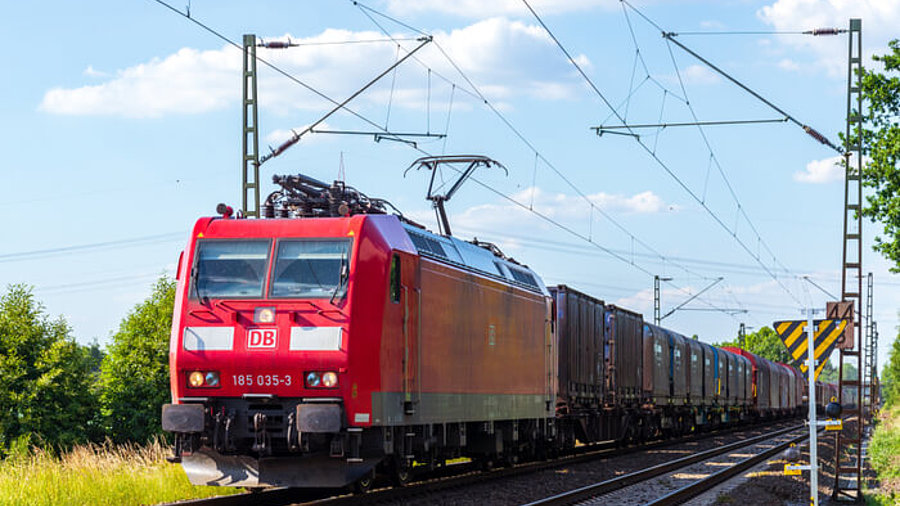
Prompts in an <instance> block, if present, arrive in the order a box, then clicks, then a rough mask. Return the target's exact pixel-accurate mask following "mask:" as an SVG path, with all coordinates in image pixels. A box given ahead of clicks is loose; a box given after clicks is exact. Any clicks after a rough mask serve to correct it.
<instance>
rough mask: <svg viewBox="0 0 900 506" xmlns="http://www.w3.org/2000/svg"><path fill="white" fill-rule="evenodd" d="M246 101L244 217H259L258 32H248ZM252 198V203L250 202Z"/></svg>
mask: <svg viewBox="0 0 900 506" xmlns="http://www.w3.org/2000/svg"><path fill="white" fill-rule="evenodd" d="M242 75H243V84H242V87H243V90H244V98H243V101H242V110H243V120H244V124H243V126H244V136H243V140H242V141H241V144H242V146H243V156H242V157H241V163H242V165H243V184H242V192H241V193H242V198H243V200H242V202H243V207H242V209H243V210H244V216H248V217H250V216H252V217H254V218H259V128H258V123H257V122H258V120H259V114H258V112H257V107H256V35H253V34H248V35H244V73H243V74H242ZM248 200H251V201H252V203H251V204H249V205H248Z"/></svg>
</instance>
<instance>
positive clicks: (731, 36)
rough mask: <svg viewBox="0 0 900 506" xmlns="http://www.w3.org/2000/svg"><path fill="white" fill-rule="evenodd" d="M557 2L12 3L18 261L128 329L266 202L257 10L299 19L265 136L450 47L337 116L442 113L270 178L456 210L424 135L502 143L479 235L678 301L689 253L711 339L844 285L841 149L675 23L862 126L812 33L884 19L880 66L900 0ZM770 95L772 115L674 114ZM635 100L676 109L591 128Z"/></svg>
mask: <svg viewBox="0 0 900 506" xmlns="http://www.w3.org/2000/svg"><path fill="white" fill-rule="evenodd" d="M530 6H531V8H533V10H534V13H536V15H535V14H534V13H532V12H530V11H529V9H528V6H527V4H526V3H525V2H522V1H519V0H502V1H494V2H484V1H474V0H460V1H449V0H365V1H360V2H352V1H346V2H339V1H334V0H328V1H326V0H306V1H290V2H289V1H263V2H246V1H237V0H216V1H211V0H192V1H191V0H174V1H173V3H170V4H168V6H167V5H166V4H164V3H163V2H158V1H155V0H135V1H129V2H122V1H111V0H110V1H94V2H88V3H85V2H63V1H49V2H43V3H41V4H40V6H39V8H38V6H36V5H33V4H30V3H27V2H18V3H11V4H9V5H7V6H6V14H5V15H4V16H3V17H2V19H0V31H2V32H3V33H5V34H7V40H8V41H10V44H9V48H10V51H9V52H8V53H7V55H6V61H7V63H6V71H4V72H0V87H2V89H3V91H4V93H3V94H2V96H0V114H2V118H3V121H2V123H0V147H2V151H3V157H2V161H0V171H2V181H3V185H2V187H0V188H2V196H3V198H2V200H0V212H2V213H3V215H4V218H5V219H4V234H3V237H4V240H3V241H2V243H0V284H2V285H3V286H6V285H9V284H14V283H24V284H27V285H30V286H32V287H33V289H34V294H35V297H36V298H37V299H38V300H39V301H41V302H42V304H43V305H44V307H45V310H46V312H47V314H49V315H51V316H52V317H56V316H60V315H61V316H63V317H64V318H65V319H66V320H67V321H68V322H69V323H70V324H71V326H72V328H73V335H74V336H75V337H76V339H77V340H78V341H79V342H82V343H90V342H94V341H96V342H99V343H100V344H102V345H105V344H108V343H109V342H110V337H111V335H112V333H113V332H115V330H116V329H117V328H118V325H119V323H120V321H121V320H122V318H123V317H125V316H126V315H127V313H128V311H129V310H131V308H132V307H133V306H134V305H135V304H137V303H139V302H140V301H142V300H144V299H145V298H146V297H147V296H148V295H149V294H150V293H151V290H152V286H153V284H154V282H155V280H156V279H157V278H158V277H159V276H161V275H164V274H166V275H170V276H171V275H173V273H174V269H175V264H176V262H177V260H178V255H179V252H180V251H181V249H182V248H183V247H184V244H185V243H186V241H187V237H188V233H189V231H190V229H191V227H192V224H193V222H194V221H195V220H196V219H197V218H199V217H201V216H209V215H213V214H214V212H215V208H216V204H218V203H219V202H225V203H228V204H231V205H232V206H234V207H235V208H239V207H240V205H241V135H242V119H241V96H242V95H241V71H242V61H241V51H240V49H238V48H236V47H233V46H231V45H230V44H229V43H228V42H227V41H226V40H224V39H228V40H230V41H233V42H236V43H238V44H240V42H241V40H242V35H243V34H247V33H253V34H256V35H257V37H259V38H260V39H261V40H262V41H288V40H290V41H291V42H292V43H296V44H298V46H297V47H292V48H290V49H282V50H276V49H266V48H259V49H258V56H259V57H260V59H261V60H264V61H265V62H266V63H267V64H271V65H272V66H274V67H275V68H277V70H278V71H276V70H275V69H273V68H272V67H270V66H268V65H267V64H266V63H262V62H261V63H260V64H259V72H258V73H259V85H258V87H259V130H260V144H261V152H262V153H267V152H268V151H269V149H270V148H269V147H273V148H274V147H276V146H278V145H279V144H280V143H282V142H283V141H284V140H286V139H287V138H288V137H290V136H291V134H292V131H294V132H299V131H302V130H303V128H304V127H305V126H307V125H310V124H312V123H314V122H317V121H318V120H319V119H320V118H322V117H323V116H324V115H325V114H326V113H327V112H328V111H330V110H331V109H332V108H333V106H334V104H335V103H339V102H341V101H343V100H344V99H346V98H347V97H349V96H351V95H352V94H353V93H354V92H356V91H357V90H358V89H359V88H361V87H362V86H363V85H365V84H366V83H367V82H369V80H371V79H372V78H374V77H376V76H377V75H379V74H380V73H382V72H383V71H384V70H385V69H387V68H389V67H390V66H391V65H392V64H394V63H395V62H396V61H397V59H398V58H402V57H403V56H405V55H406V54H407V53H408V52H410V51H413V49H414V48H416V47H417V46H420V45H422V48H421V49H419V50H418V51H417V52H416V53H415V54H414V55H413V57H411V58H409V59H407V60H406V61H405V62H404V63H402V64H401V65H400V66H398V67H397V68H396V70H395V71H392V72H388V73H387V74H386V75H385V76H384V77H383V78H382V79H380V80H379V81H377V82H376V83H375V84H374V85H373V86H372V87H370V88H368V89H367V90H366V91H364V92H363V93H361V94H360V95H359V96H357V97H356V98H354V99H353V100H352V101H351V102H349V103H348V105H347V107H348V108H349V109H351V110H352V112H348V111H347V110H341V111H338V112H337V113H335V114H333V115H331V116H330V117H328V118H327V119H326V120H325V121H324V122H323V123H321V124H320V125H319V126H318V128H319V129H321V130H332V131H337V130H341V131H355V132H375V131H382V130H388V131H391V132H405V133H414V134H426V136H422V137H405V138H404V139H406V140H407V141H415V142H416V144H415V145H413V144H412V143H411V142H396V141H391V140H384V139H380V140H378V139H376V137H375V136H374V135H369V134H366V135H339V134H327V133H313V134H308V135H304V136H303V137H302V138H301V140H300V142H299V143H297V144H296V145H294V146H293V147H291V148H290V149H288V150H286V151H285V152H284V153H282V154H281V155H279V156H277V157H275V158H272V159H270V160H268V161H266V162H265V163H264V164H262V166H261V167H260V174H261V176H260V179H261V181H262V189H263V196H265V195H266V194H268V193H269V192H271V191H273V190H274V189H275V188H274V187H273V186H272V184H271V177H272V175H276V174H296V173H303V174H306V175H309V176H312V177H315V178H317V179H320V180H323V181H327V182H330V181H333V180H335V179H338V178H340V177H343V178H344V179H345V180H346V182H347V184H349V185H351V186H353V187H355V188H357V189H359V190H360V191H362V192H363V193H365V194H367V195H369V196H372V197H379V198H384V199H387V200H388V201H390V202H391V203H393V204H394V206H396V207H397V208H399V209H400V210H401V211H402V212H403V213H404V215H406V216H407V217H409V218H411V219H413V220H416V221H419V222H421V223H423V224H426V225H428V226H429V227H431V228H432V229H436V221H435V217H434V213H433V211H432V209H431V208H430V206H429V203H428V202H427V201H426V200H425V199H424V197H425V193H426V190H427V185H428V177H429V174H427V173H425V172H423V171H414V170H411V171H409V172H408V173H405V170H406V169H407V168H408V167H410V166H411V165H412V164H413V162H414V161H415V160H416V159H417V158H418V157H421V156H429V155H440V154H478V155H485V156H489V157H491V158H493V159H495V160H497V161H499V162H501V163H502V164H503V167H505V169H506V170H505V171H504V170H502V169H500V168H496V167H495V168H490V169H479V170H478V171H476V173H475V174H474V176H473V178H472V179H471V180H470V181H468V182H467V183H466V184H465V185H464V186H463V187H462V189H461V190H460V191H459V192H458V193H457V194H456V195H454V196H453V198H452V199H451V201H449V202H448V203H447V208H448V212H449V215H450V223H451V226H452V229H453V232H454V234H455V235H457V236H459V237H461V238H466V239H468V238H471V237H477V238H478V239H480V240H484V241H490V242H493V243H496V244H497V245H499V246H500V247H501V249H503V251H504V252H505V253H507V254H509V255H511V256H513V257H514V258H516V259H517V260H518V261H520V262H523V263H525V264H528V265H529V266H530V267H532V268H533V269H534V270H536V271H537V272H538V273H539V274H540V275H541V276H542V277H543V279H544V281H545V282H546V283H547V284H553V285H555V284H568V285H570V286H572V287H574V288H576V289H579V290H582V291H585V292H588V293H590V294H592V295H594V296H595V297H598V298H600V299H602V300H605V301H606V302H608V303H613V304H617V305H620V306H623V307H627V308H630V309H633V310H636V311H639V312H642V313H643V314H644V315H645V318H647V319H648V320H650V319H652V314H653V279H654V276H655V275H658V276H661V277H663V278H671V280H670V281H664V282H663V283H662V292H661V307H662V312H663V314H665V313H668V312H669V311H671V310H672V309H675V308H678V309H677V310H676V311H674V312H673V313H672V314H671V315H670V316H668V317H666V318H665V319H664V320H663V324H664V325H665V326H668V327H671V328H672V329H674V330H677V331H679V332H681V333H683V334H685V335H693V334H697V335H699V337H700V339H702V340H704V341H707V342H719V341H723V340H726V339H733V338H734V337H735V335H736V333H737V330H738V327H739V326H740V324H741V323H744V324H745V325H746V326H747V327H748V328H749V329H750V330H751V331H752V330H755V329H759V328H761V327H763V326H771V325H772V322H773V321H776V320H785V319H801V318H805V316H804V315H803V314H802V312H801V311H802V310H803V309H804V308H818V309H822V308H824V305H825V302H826V301H828V300H832V299H834V298H836V297H839V295H840V291H841V249H842V224H843V222H842V220H843V179H842V177H843V176H842V169H840V168H839V167H837V166H835V160H836V158H835V156H836V154H837V153H836V152H835V151H833V150H831V149H830V148H828V147H826V146H824V145H822V144H820V143H818V142H816V141H815V140H814V139H812V138H811V137H810V136H808V135H806V134H805V133H804V132H803V130H801V129H800V128H799V127H797V126H796V125H794V124H792V123H790V122H784V121H778V120H783V119H784V115H783V114H782V113H780V112H778V111H776V110H774V109H773V108H771V107H769V106H767V105H766V104H764V103H763V102H761V101H760V100H758V99H757V98H755V97H753V96H752V95H750V94H749V93H747V92H746V91H743V90H742V89H740V88H739V87H738V86H736V85H735V84H734V83H733V82H731V81H729V80H728V79H726V78H725V77H723V76H722V75H720V74H717V73H716V72H714V71H713V70H712V69H711V68H710V67H709V66H707V65H705V64H703V63H702V62H701V61H700V60H698V59H697V58H695V57H694V56H692V55H691V54H689V53H688V52H686V51H685V50H683V49H682V48H680V47H678V45H676V44H675V43H673V42H671V41H669V40H668V39H666V38H664V37H662V36H661V35H662V32H673V33H675V34H677V35H673V36H672V37H673V39H674V40H676V41H678V42H679V43H681V44H683V45H685V46H686V47H688V48H690V49H691V50H692V51H693V52H695V53H697V54H698V55H700V56H702V57H703V58H704V59H706V60H708V61H709V62H711V63H713V64H714V65H716V66H717V67H718V68H720V69H722V70H723V71H724V72H725V73H727V74H729V75H731V76H732V77H734V78H735V79H737V80H738V81H740V82H741V83H743V84H745V85H746V86H748V87H749V88H751V89H753V90H754V91H755V92H756V93H758V94H759V95H761V96H762V97H764V98H765V99H766V100H768V101H769V102H771V103H773V104H775V105H777V106H778V107H779V108H781V109H782V110H783V111H785V112H786V113H788V114H790V115H791V116H792V117H795V118H797V120H799V121H800V122H801V123H804V124H806V125H809V126H811V127H812V128H814V129H816V130H817V131H819V132H821V133H822V134H823V135H825V136H826V137H827V138H829V139H831V140H832V141H834V142H835V143H837V142H838V132H840V131H843V130H844V128H845V126H844V121H845V115H846V87H847V35H846V34H844V35H838V36H832V37H825V36H818V37H813V36H810V35H801V34H797V33H796V32H802V31H805V30H811V29H815V28H824V27H837V28H846V27H847V26H848V23H849V18H851V17H859V18H861V19H862V26H863V52H864V54H865V61H866V65H867V67H871V65H872V63H871V55H872V54H879V53H883V52H885V51H886V49H887V43H888V41H889V40H891V39H892V38H897V37H900V30H898V28H897V27H898V26H900V0H860V1H856V2H846V1H842V0H766V1H754V0H729V1H724V0H679V1H670V0H667V1H662V0H643V1H639V0H629V2H628V3H623V2H620V1H618V0H553V1H550V0H532V1H531V2H530ZM188 11H189V13H190V17H189V18H188V17H187V16H186V15H185V14H187V12H188ZM203 26H206V27H207V28H208V29H205V28H203ZM548 29H549V32H548ZM747 32H752V33H747ZM551 34H552V35H551ZM425 36H431V37H432V39H431V41H430V42H427V43H424V42H423V41H422V40H421V39H422V37H425ZM223 37H224V39H223ZM557 41H558V44H557ZM423 44H424V45H423ZM560 46H562V47H560ZM285 74H286V75H287V76H289V77H290V78H289V77H287V76H286V75H285ZM300 83H302V85H301V84H300ZM747 120H754V121H756V120H766V121H767V122H764V123H763V122H761V123H750V124H741V125H730V126H704V127H702V128H698V127H696V126H674V125H672V124H674V123H684V122H697V121H699V122H710V121H747ZM623 123H627V124H629V125H644V124H663V123H665V124H667V125H671V126H667V127H666V128H636V129H634V130H633V132H635V133H636V134H637V136H635V135H627V130H622V129H616V130H606V131H605V132H604V134H603V135H598V134H597V130H594V129H592V128H591V127H598V126H604V127H615V126H621V125H622V124H623ZM623 133H625V134H626V135H622V134H623ZM428 135H431V137H429V136H428ZM404 174H405V175H404ZM438 176H439V178H440V180H441V181H442V182H444V183H448V182H449V183H452V181H453V178H454V177H455V174H454V173H453V172H452V171H442V172H441V173H440V174H439V175H438ZM880 232H881V228H880V226H878V225H873V224H871V223H866V224H865V225H864V227H863V241H864V245H865V246H864V249H865V252H864V255H863V270H864V272H866V273H868V272H872V273H873V279H874V288H873V312H874V321H876V322H877V325H878V330H879V334H880V338H881V344H880V350H879V355H880V356H879V363H880V364H884V363H885V362H886V357H887V352H888V350H889V348H890V343H891V342H892V341H893V338H894V336H895V335H896V331H897V324H898V322H897V314H898V309H900V308H898V305H900V303H898V302H896V301H898V300H900V297H898V296H900V278H898V276H897V275H894V274H891V273H890V272H889V267H890V264H889V263H888V262H886V261H885V260H883V259H882V258H881V257H880V256H879V255H878V254H876V253H874V252H873V251H872V250H871V245H872V244H873V242H874V237H875V236H876V235H878V234H879V233H880ZM718 278H722V279H721V280H719V279H718ZM710 285H712V286H711V287H710ZM708 287H709V288H708ZM701 292H702V293H701ZM698 293H699V294H700V295H699V296H697V297H696V298H695V299H693V300H691V301H690V302H688V303H687V304H684V305H683V306H682V303H684V302H685V301H687V300H688V299H689V298H691V297H692V296H694V295H697V294H698ZM679 306H681V307H679Z"/></svg>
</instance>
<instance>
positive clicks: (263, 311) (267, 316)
mask: <svg viewBox="0 0 900 506" xmlns="http://www.w3.org/2000/svg"><path fill="white" fill-rule="evenodd" d="M253 322H254V323H275V308H274V307H258V308H256V309H254V310H253Z"/></svg>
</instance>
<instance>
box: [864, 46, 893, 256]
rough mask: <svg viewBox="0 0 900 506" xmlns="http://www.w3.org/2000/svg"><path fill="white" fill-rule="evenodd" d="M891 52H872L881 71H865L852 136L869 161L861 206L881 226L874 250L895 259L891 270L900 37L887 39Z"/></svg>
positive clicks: (865, 171)
mask: <svg viewBox="0 0 900 506" xmlns="http://www.w3.org/2000/svg"><path fill="white" fill-rule="evenodd" d="M889 46H890V49H891V53H890V54H886V55H881V56H878V55H876V56H874V57H873V59H874V60H875V61H876V62H879V63H881V64H882V65H883V67H884V72H883V73H881V72H874V71H864V72H863V75H862V89H861V93H862V96H863V98H864V99H865V100H866V102H867V104H868V109H867V110H866V111H864V113H865V115H864V122H865V124H864V126H863V130H862V132H860V133H857V132H854V133H853V137H854V140H855V139H856V138H858V136H859V135H861V136H862V148H863V152H864V153H865V154H866V155H867V157H868V161H867V163H866V165H865V167H863V171H862V182H863V184H864V185H865V186H867V187H869V188H872V190H873V192H872V194H871V195H869V196H867V197H866V201H867V203H868V205H866V206H863V209H862V213H863V216H867V217H869V218H871V219H872V220H873V221H878V222H880V223H881V224H882V225H883V226H884V234H883V235H884V237H876V238H875V246H874V248H875V250H876V251H878V252H879V253H881V254H882V255H884V256H885V257H886V258H887V259H889V260H891V261H892V262H894V267H892V268H891V270H892V271H893V272H900V167H898V165H900V163H898V162H900V123H898V121H897V118H898V116H900V41H898V40H892V41H891V42H890V43H889Z"/></svg>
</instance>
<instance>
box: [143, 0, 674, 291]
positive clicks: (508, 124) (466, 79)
mask: <svg viewBox="0 0 900 506" xmlns="http://www.w3.org/2000/svg"><path fill="white" fill-rule="evenodd" d="M155 1H156V2H157V3H159V4H161V5H163V6H165V7H167V8H169V9H170V10H172V11H173V12H176V13H178V14H179V15H182V16H184V14H183V13H181V12H180V11H178V10H177V9H175V8H173V7H172V6H171V5H169V4H167V3H166V2H164V1H163V0H155ZM353 3H354V4H355V5H360V8H361V10H363V11H364V12H365V11H366V10H369V11H372V10H371V9H370V8H368V7H367V6H364V5H361V4H359V3H358V2H353ZM373 12H375V11H373ZM366 14H367V16H368V13H366ZM378 14H379V15H382V16H385V17H386V18H387V19H391V20H392V21H394V22H397V23H399V24H401V25H402V26H404V27H406V28H408V29H411V30H413V31H416V32H417V33H420V34H424V32H422V31H421V30H416V29H414V28H412V27H411V26H409V25H407V24H404V23H402V22H399V21H398V20H396V19H394V18H391V17H390V16H386V15H383V14H381V13H378ZM185 17H186V16H185ZM369 17H370V18H371V16H369ZM188 19H189V20H190V21H192V22H194V23H195V24H197V25H198V26H200V27H201V28H203V29H204V30H206V31H208V32H210V33H212V34H213V35H215V36H217V37H219V38H221V39H223V40H225V41H226V42H228V43H229V44H231V45H233V46H235V47H238V48H241V49H242V46H240V45H238V44H236V43H234V42H233V41H230V40H229V39H227V38H226V37H224V36H223V35H221V34H220V33H218V32H217V31H215V30H213V29H211V28H210V27H208V26H206V25H204V24H203V23H200V22H198V21H197V20H195V19H193V18H188ZM373 21H374V20H373ZM376 24H377V23H376ZM383 31H384V30H383ZM388 35H390V34H388ZM436 46H437V47H438V49H439V51H440V52H441V53H442V54H443V55H444V57H445V58H446V59H447V60H448V61H449V62H450V63H451V65H452V66H453V67H454V68H455V69H456V71H457V72H458V73H459V74H460V75H461V76H462V77H463V79H464V80H465V81H466V82H467V83H468V85H469V86H470V87H471V88H472V90H473V92H474V93H473V92H470V91H469V90H466V89H463V88H461V89H463V91H465V92H467V93H469V94H474V95H477V96H478V97H480V99H481V100H482V101H483V102H484V103H485V104H486V105H487V106H488V107H489V108H490V109H491V110H493V111H494V113H495V114H497V115H498V117H500V119H501V120H502V121H503V122H504V123H505V124H506V125H507V127H508V128H510V129H511V131H513V132H514V133H515V134H516V135H517V136H518V137H519V138H520V139H521V140H522V141H523V142H524V143H526V145H528V146H529V147H531V148H532V149H534V146H533V145H531V143H530V141H528V140H527V138H525V137H524V135H522V133H521V132H520V131H518V129H516V128H515V127H514V126H513V125H512V123H511V122H509V120H508V119H507V118H506V117H505V116H504V115H502V114H501V113H500V111H499V110H498V109H496V107H494V106H493V104H491V103H490V102H489V101H488V100H487V99H486V97H484V95H483V94H481V92H480V91H478V89H477V87H476V86H475V85H474V83H473V82H472V81H471V79H469V78H468V76H467V75H466V74H465V73H464V72H462V70H461V69H460V68H459V66H458V65H457V64H456V63H455V61H453V59H452V58H450V56H449V54H447V52H446V51H445V50H444V49H443V48H442V47H440V45H437V44H436ZM260 61H261V62H262V63H263V64H264V65H267V66H269V67H270V68H273V69H275V70H276V71H277V72H279V73H281V74H283V75H285V76H286V77H288V78H289V79H291V80H292V81H294V82H296V83H297V84H299V85H301V86H303V87H304V88H306V89H308V90H310V91H312V92H313V93H315V94H316V95H318V96H320V97H321V98H324V99H326V100H328V101H329V102H331V103H333V104H335V105H340V104H339V103H338V102H337V101H335V100H334V99H332V98H330V97H328V96H327V95H325V94H324V93H322V92H320V91H318V90H315V89H314V88H312V87H311V86H309V85H307V84H306V83H303V82H302V81H300V80H299V79H297V78H296V77H294V76H292V75H290V74H289V73H287V72H285V71H283V70H281V69H279V68H277V67H276V66H274V65H272V64H270V63H269V62H267V61H265V60H264V59H260ZM416 61H418V59H417V58H416ZM439 77H441V76H439ZM343 109H344V110H346V111H347V112H349V113H351V114H353V115H354V116H356V117H358V118H360V119H362V120H363V121H365V122H367V123H369V124H371V125H372V126H375V127H376V128H380V126H379V125H377V124H376V123H375V122H373V121H371V120H369V119H368V118H366V117H364V116H362V115H361V114H359V113H356V112H355V111H353V110H352V109H350V108H348V107H346V106H344V107H343ZM385 133H386V135H390V132H385ZM395 140H400V139H395ZM413 147H414V149H416V150H417V151H419V152H422V153H426V154H428V153H427V152H426V151H424V150H422V149H420V148H418V147H416V146H413ZM535 151H536V152H537V150H536V149H535ZM541 159H542V160H543V161H544V162H545V163H546V164H547V165H548V166H549V167H551V168H552V169H553V170H554V172H556V173H557V174H558V175H559V176H560V177H562V178H563V179H564V180H565V181H566V182H567V184H569V185H570V186H571V187H572V188H575V189H576V191H577V187H576V186H575V185H573V184H572V183H571V181H569V180H568V179H567V178H565V176H564V175H563V174H562V173H561V172H560V171H559V170H558V169H556V168H555V167H554V166H553V164H552V163H550V162H549V160H546V158H544V157H543V156H541ZM476 181H477V180H476ZM477 182H478V183H479V184H482V185H483V186H485V187H486V188H488V189H490V190H491V191H496V190H495V189H493V188H491V187H489V186H487V185H484V184H483V183H481V182H480V181H477ZM578 193H579V194H580V195H581V196H582V198H585V199H586V200H589V199H587V197H586V195H584V194H583V193H581V192H580V191H578ZM503 196H504V197H505V198H506V199H507V200H510V201H511V202H515V203H516V205H520V206H523V207H524V205H523V204H522V203H519V202H517V201H515V200H514V199H512V198H510V197H508V196H505V195H503ZM591 205H592V207H596V206H593V204H591ZM597 209H598V210H599V211H600V212H601V213H603V210H602V209H600V208H597ZM607 217H609V216H608V215H607ZM609 218H611V217H609ZM551 221H553V220H551ZM556 226H557V227H559V228H561V229H564V230H565V229H566V227H564V226H562V224H560V223H556ZM617 226H619V227H620V228H622V229H623V231H624V232H626V233H627V234H628V235H629V236H630V237H631V238H632V241H635V240H637V241H638V242H640V243H641V244H642V246H644V247H645V248H647V249H648V250H652V248H650V247H649V245H647V244H646V243H644V242H643V241H640V240H639V239H637V238H636V237H635V236H634V234H632V233H630V231H627V229H624V227H622V226H621V225H620V224H617ZM570 232H574V231H573V230H570ZM576 234H577V232H576ZM590 242H592V243H593V241H590ZM594 244H596V243H594ZM598 246H600V247H601V249H603V247H602V245H598ZM612 256H614V257H615V256H616V255H612ZM660 257H661V258H665V257H664V256H662V255H660ZM620 259H621V260H622V261H625V262H628V263H630V264H632V265H635V264H634V262H633V260H631V261H630V260H628V259H627V258H620ZM679 267H680V268H682V269H684V267H681V266H679ZM647 273H648V274H649V272H647ZM676 288H677V287H676Z"/></svg>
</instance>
